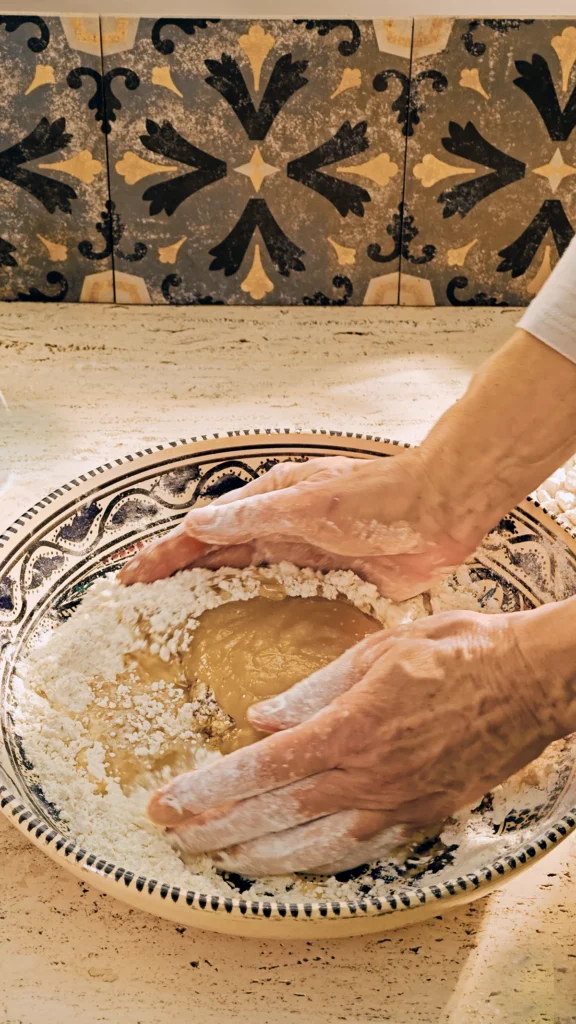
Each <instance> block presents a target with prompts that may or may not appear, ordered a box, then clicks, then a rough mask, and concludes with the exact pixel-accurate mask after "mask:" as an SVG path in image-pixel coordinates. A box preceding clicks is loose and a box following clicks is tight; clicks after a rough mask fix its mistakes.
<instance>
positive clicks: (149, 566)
mask: <svg viewBox="0 0 576 1024" xmlns="http://www.w3.org/2000/svg"><path fill="white" fill-rule="evenodd" d="M206 550H207V548H206V546H205V545H204V544H202V543H200V541H197V540H195V539H194V537H191V536H190V534H189V533H187V531H186V530H185V529H184V524H183V523H180V524H179V525H178V526H177V527H176V528H175V529H174V530H171V531H170V533H167V534H166V536H164V537H160V538H159V539H158V540H155V541H153V542H152V543H151V544H148V546H147V547H145V548H144V550H143V551H140V552H138V554H137V555H134V558H131V559H130V561H129V562H127V563H126V565H125V566H124V568H123V569H121V570H120V572H119V574H118V579H119V581H120V583H123V584H124V585H125V586H127V587H129V586H131V585H132V584H133V583H152V582H154V580H160V579H165V578H166V577H167V576H171V575H172V573H174V572H177V571H178V570H179V569H185V568H186V566H188V565H190V564H191V562H193V561H194V560H195V559H196V558H198V556H199V555H202V554H204V553H205V552H206Z"/></svg>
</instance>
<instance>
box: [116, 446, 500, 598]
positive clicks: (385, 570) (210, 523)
mask: <svg viewBox="0 0 576 1024" xmlns="http://www.w3.org/2000/svg"><path fill="white" fill-rule="evenodd" d="M453 518H454V510H453V509H451V508H449V509H448V510H447V509H446V504H445V503H444V506H443V507H440V504H439V498H438V489H437V487H435V486H434V485H433V484H432V482H431V480H430V479H429V478H428V476H427V472H426V468H425V463H424V460H423V458H422V456H421V454H420V452H419V451H418V450H417V449H414V450H412V451H410V452H405V453H404V454H402V455H401V456H397V457H394V458H386V459H381V458H380V459H353V458H344V457H327V458H320V459H312V460H310V461H309V462H304V463H293V462H284V463H281V464H279V465H278V466H276V467H275V468H274V469H272V470H271V471H270V472H269V473H267V474H266V475H265V476H262V477H259V478H258V479H257V480H255V481H253V482H251V483H249V484H247V485H246V486H245V487H244V488H242V490H241V491H240V492H238V491H234V492H232V493H231V494H228V495H226V496H225V497H223V498H219V499H217V500H216V501H214V502H213V503H212V504H211V505H209V506H206V507H204V508H201V509H194V510H193V511H192V512H190V513H189V514H188V515H187V516H186V518H185V519H184V521H183V522H182V523H181V524H180V525H179V526H178V527H177V528H176V529H175V530H173V531H172V532H171V533H169V534H168V535H167V536H165V537H163V538H161V539H160V540H158V541H156V542H154V543H153V544H151V545H150V546H149V547H147V548H146V549H144V551H142V552H141V553H139V554H138V555H136V556H135V557H134V558H133V559H132V560H131V561H130V562H129V563H128V564H127V565H126V566H125V567H124V569H123V570H122V572H121V573H120V581H121V582H122V583H126V584H131V583H136V582H145V583H148V582H151V581H152V580H156V579H160V578H162V577H166V576H169V575H171V574H172V573H173V572H175V571H176V570H178V569H184V568H186V567H189V566H191V565H201V566H204V567H208V568H217V567H219V566H221V565H227V566H238V567H243V566H246V565H250V564H261V563H263V562H268V563H277V562H281V561H290V562H294V563H295V564H297V565H299V566H300V567H306V566H311V567H313V568H315V569H352V570H354V571H355V572H356V573H357V574H358V575H359V576H361V577H363V578H364V579H367V580H369V581H370V582H371V583H374V584H375V585H376V586H377V587H378V589H379V590H380V592H381V593H383V594H385V595H386V596H388V597H392V598H395V599H396V600H402V599H404V598H408V597H413V596H414V595H415V594H418V593H421V592H422V591H423V590H425V589H426V588H427V587H428V586H429V585H430V584H431V583H432V582H433V581H434V580H435V579H436V578H437V576H438V575H439V574H440V572H441V571H442V570H443V569H446V568H447V567H450V566H453V565H457V564H459V563H460V562H461V561H462V560H463V559H464V558H465V557H466V555H468V554H469V553H470V551H472V550H473V549H474V547H475V546H476V544H477V543H478V542H479V541H480V539H481V537H482V535H483V533H484V529H485V527H484V524H482V526H481V527H480V529H477V530H475V531H470V533H469V536H466V537H461V538H459V539H458V540H455V539H453V537H452V535H451V525H453V524H451V522H450V521H449V520H451V519H453ZM487 525H493V524H487Z"/></svg>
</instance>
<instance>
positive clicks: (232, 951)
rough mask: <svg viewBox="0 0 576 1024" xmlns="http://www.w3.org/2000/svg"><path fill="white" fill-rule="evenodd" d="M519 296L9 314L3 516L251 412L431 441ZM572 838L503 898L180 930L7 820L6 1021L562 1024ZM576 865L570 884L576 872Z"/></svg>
mask: <svg viewBox="0 0 576 1024" xmlns="http://www.w3.org/2000/svg"><path fill="white" fill-rule="evenodd" d="M515 318H516V317H515V314H514V311H513V310H500V309H498V310H474V309H472V310H470V309H468V310H456V309H451V310H430V309H425V310H412V309H393V310H383V309H372V310H371V309H359V310H354V309H339V310H331V309H326V310H322V309H321V310H318V309H314V310H309V309H308V310H307V309H292V310H278V309H272V308H270V309H262V310H260V309H254V310H250V309H246V308H244V309H238V310H234V309H230V308H229V309H214V310H206V309H202V308H198V307H196V308H194V307H191V308H170V309H165V308H150V307H148V308H146V307H143V308H132V309H127V308H122V307H94V306H92V307H86V306H49V305H25V304H17V305H10V306H8V305H5V306H2V307H0V389H1V390H2V391H3V393H4V395H5V398H6V400H7V401H8V403H9V405H10V407H11V410H12V415H11V417H10V419H9V420H7V422H6V423H3V424H0V429H1V431H2V432H1V434H0V471H1V469H2V462H4V464H5V465H7V466H8V467H9V468H10V469H11V470H13V471H15V474H16V476H15V480H14V482H13V484H12V487H11V488H10V490H9V492H8V493H7V494H6V495H4V496H3V497H2V498H0V529H1V528H2V527H4V526H6V525H7V524H8V523H9V521H10V520H11V519H13V518H15V517H16V516H17V514H18V513H19V512H21V511H22V510H23V509H24V508H26V507H27V506H29V505H30V504H32V503H33V502H34V501H36V500H37V499H38V498H40V497H42V496H43V495H44V494H45V493H46V492H48V491H49V490H51V489H52V487H53V486H54V485H57V484H60V483H62V482H64V481H66V480H68V479H70V478H72V477H74V476H76V475H77V474H78V472H79V471H83V470H84V469H87V468H90V467H92V466H95V465H97V464H99V463H102V462H105V461H109V460H110V459H111V458H112V457H115V456H120V455H122V454H124V453H126V452H130V451H136V450H137V449H139V448H142V447H144V446H146V445H147V444H154V443H159V442H163V441H169V440H171V439H174V438H179V437H183V438H185V437H192V436H194V435H196V434H205V433H208V432H212V431H217V430H219V429H220V430H226V429H231V428H238V427H252V426H274V425H279V426H317V427H334V428H337V429H340V430H358V431H365V432H368V433H376V434H381V435H384V436H391V437H397V438H399V439H401V440H407V441H416V440H419V439H420V438H422V437H423V435H424V434H425V433H426V430H427V429H428V427H429V426H430V425H431V424H432V423H433V422H434V420H435V419H436V417H437V416H438V415H439V413H440V412H441V411H442V410H443V409H445V408H446V407H447V406H448V405H449V404H450V403H451V402H452V401H453V400H454V399H456V398H457V397H458V396H459V395H460V394H461V393H462V391H463V389H464V387H465V385H466V382H467V380H468V378H469V376H470V374H471V372H472V371H473V370H474V368H475V367H476V366H477V365H478V364H479V363H480V362H481V361H482V360H483V359H484V358H485V357H486V356H487V355H488V353H489V352H490V351H491V350H492V348H493V347H494V346H495V345H496V344H498V343H499V342H500V341H501V340H503V339H504V338H505V336H506V333H507V331H509V329H510V328H511V326H512V325H513V323H514V321H515ZM572 849H573V845H572V844H571V843H570V841H568V842H566V843H565V844H563V845H562V846H561V847H560V848H559V849H557V850H555V851H554V852H552V853H551V854H550V855H549V856H547V857H545V858H544V859H543V860H542V861H541V862H540V863H539V864H538V865H535V866H534V867H533V868H532V869H531V870H529V871H528V872H526V873H525V874H523V875H521V876H520V877H518V878H517V879H516V880H515V881H513V882H511V883H510V884H509V885H508V886H507V887H505V888H504V889H502V890H501V891H500V892H498V893H496V894H494V895H492V896H490V897H488V898H487V899H484V900H480V901H478V902H476V903H474V904H471V905H470V906H469V907H467V908H466V907H464V908H462V909H460V910H457V911H456V912H453V913H445V914H444V915H443V918H440V919H435V920H433V921H431V922H429V923H427V924H424V925H419V926H414V927H412V928H410V929H404V930H401V931H396V932H390V933H388V934H386V933H384V934H383V935H382V936H380V937H376V938H371V939H347V940H341V941H331V942H321V941H319V942H317V943H315V944H306V943H305V942H300V943H295V942H289V943H269V944H265V943H261V942H258V941H256V940H246V939H233V938H227V937H218V936H212V935H209V934H207V933H201V932H194V931H191V930H189V929H188V930H185V929H181V928H177V927H175V926H174V925H172V924H169V923H167V922H163V921H159V920H156V919H154V918H152V917H149V916H148V915H146V914H143V913H139V912H137V911H134V910H129V909H128V908H127V907H125V906H123V904H121V903H117V902H115V901H114V900H113V899H112V898H111V897H107V896H103V895H100V894H98V893H97V892H96V891H95V890H93V889H89V888H87V887H86V886H84V885H83V883H81V882H78V881H76V880H75V879H73V878H72V877H71V876H69V875H67V874H66V873H65V872H64V871H62V870H60V869H59V868H57V867H56V866H55V865H54V864H52V862H51V861H50V860H48V858H46V857H45V856H44V855H43V854H42V853H41V852H39V851H37V850H35V849H33V848H32V847H31V846H29V845H28V844H27V843H26V841H25V839H24V838H22V837H21V836H20V835H19V834H17V833H16V831H15V830H14V829H12V828H11V826H10V825H9V824H8V823H7V822H6V821H5V820H4V819H3V818H2V819H0V922H1V923H0V1024H37V1022H39V1021H42V1024H69V1022H70V1024H71V1022H78V1024H100V1022H105V1024H185V1022H186V1024H196V1022H198V1024H221V1022H222V1024H223V1022H225V1021H228V1020H235V1021H238V1022H239V1024H244V1022H246V1024H248V1022H250V1024H251V1022H257V1024H288V1022H289V1021H292V1020H294V1019H295V1018H299V1019H300V1020H301V1021H303V1022H304V1024H333V1022H337V1021H348V1022H349V1024H364V1022H369V1021H392V1022H394V1024H417V1022H418V1024H468V1022H480V1024H488V1022H490V1024H493V1022H494V1021H501V1022H502V1024H574V1022H575V1021H576V900H575V898H574V897H575V887H576V868H574V865H572V863H571V862H572V857H571V850H572ZM571 869H573V870H574V881H573V880H572V878H571Z"/></svg>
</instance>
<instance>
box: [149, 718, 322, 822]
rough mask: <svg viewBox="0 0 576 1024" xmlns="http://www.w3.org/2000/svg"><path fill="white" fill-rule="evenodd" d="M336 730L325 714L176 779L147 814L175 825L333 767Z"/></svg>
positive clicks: (154, 797) (163, 790)
mask: <svg viewBox="0 0 576 1024" xmlns="http://www.w3.org/2000/svg"><path fill="white" fill-rule="evenodd" d="M337 728H338V723H337V722H336V721H335V720H334V716H333V715H332V714H331V713H330V712H329V711H326V712H324V713H323V714H322V715H317V716H316V718H315V719H314V721H313V722H306V723H305V724H304V725H301V726H299V727H298V728H297V729H289V730H287V731H286V732H279V733H275V735H274V736H268V737H266V739H263V740H259V742H258V743H253V744H252V746H249V747H242V748H241V749H240V750H236V751H234V753H233V754H228V756H227V757H223V758H222V759H221V760H219V761H216V762H215V763H214V764H212V765H210V766H208V767H206V768H200V769H198V770H197V771H194V772H187V773H186V774H184V775H178V776H177V777H176V778H175V779H173V780H172V781H171V782H169V783H168V784H167V785H166V786H163V787H162V789H160V790H158V792H156V793H155V794H154V796H153V797H152V799H151V801H150V803H149V804H148V816H149V817H150V819H151V820H152V821H153V822H155V824H157V825H167V826H170V827H175V826H177V825H180V824H182V823H183V822H184V821H185V820H186V818H187V817H189V816H190V814H199V813H200V812H202V811H206V810H209V809H210V808H213V807H219V806H221V805H222V804H227V803H229V802H230V801H236V800H245V799H247V798H248V797H252V796H258V795H259V794H260V793H267V792H268V791H269V790H272V789H278V788H279V787H280V786H286V785H288V783H290V782H297V781H299V780H300V779H305V778H307V777H308V776H309V775H317V774H318V773H319V772H323V771H327V770H329V769H330V768H334V767H335V764H336V760H335V759H336V758H337V757H338V752H337V746H338V744H337V743H336V742H328V741H329V739H331V740H334V737H335V730H336V729H337Z"/></svg>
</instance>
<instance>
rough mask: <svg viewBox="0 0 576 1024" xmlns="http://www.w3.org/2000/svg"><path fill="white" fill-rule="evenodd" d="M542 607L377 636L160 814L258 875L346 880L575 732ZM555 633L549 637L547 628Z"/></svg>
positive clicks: (218, 856)
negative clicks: (556, 683) (550, 657)
mask: <svg viewBox="0 0 576 1024" xmlns="http://www.w3.org/2000/svg"><path fill="white" fill-rule="evenodd" d="M539 614H540V612H539V611H536V612H518V613H514V614H508V615H504V614H501V615H485V614H479V613H472V612H453V613H452V612H451V613H443V614H441V615H436V616H432V617H430V618H427V619H421V620H419V621H417V622H415V623H411V624H410V625H408V626H403V627H401V628H400V629H398V630H395V631H394V632H381V633H374V634H372V635H371V636H370V637H368V638H367V639H366V640H363V641H362V642H361V643H360V644H358V645H357V646H356V647H353V648H351V650H350V651H347V652H346V653H345V654H344V655H342V657H341V658H339V659H338V660H337V661H336V662H333V663H332V664H331V665H328V666H327V667H326V668H324V669H322V670H321V671H320V672H317V673H315V674H314V675H313V676H311V677H309V678H308V679H307V680H304V681H303V682H301V683H298V684H297V685H296V686H294V687H293V688H292V689H291V690H289V691H288V692H287V693H285V694H283V695H281V696H279V697H275V698H273V699H272V700H269V701H266V702H263V703H261V704H257V705H254V706H253V708H252V709H251V713H250V717H251V721H252V723H253V724H254V725H255V726H256V727H257V728H258V729H260V730H263V731H266V732H274V733H275V735H272V736H268V737H266V738H265V739H263V740H260V741H259V742H258V743H255V744H254V745H253V746H249V747H244V748H243V749H241V750H238V751H236V752H235V753H233V754H230V755H228V756H227V757H224V758H223V759H222V760H220V761H218V762H216V763H215V764H213V765H211V766H209V767H207V768H203V769H200V770H198V771H195V772H190V773H188V774H186V775H181V776H179V777H177V778H175V779H174V780H173V781H172V782H170V783H169V784H168V785H167V786H165V787H164V788H163V789H161V790H159V791H158V792H157V793H156V794H155V795H154V796H153V798H152V800H151V802H150V805H149V811H148V813H149V816H150V818H151V819H152V821H154V822H156V823H157V824H159V825H164V826H168V827H169V828H170V829H171V830H173V831H174V833H175V836H176V838H177V842H178V843H179V845H180V846H181V848H182V849H183V850H185V851H186V852H189V853H201V852H211V855H212V858H213V860H214V861H215V862H216V863H217V864H218V865H219V866H221V867H222V868H225V869H227V870H233V871H237V872H241V873H243V874H246V875H248V876H252V877H254V876H258V875H273V874H284V873H287V872H292V871H304V872H319V873H335V872H338V871H343V870H345V869H347V868H351V867H356V866H357V865H359V864H361V863H365V862H366V861H371V860H375V859H377V858H378V857H379V856H382V855H384V854H385V853H386V852H387V851H389V850H390V849H391V848H393V847H394V846H397V845H399V841H401V839H402V837H403V835H404V832H403V830H402V829H398V828H396V826H407V827H408V828H409V829H412V830H414V829H416V828H418V827H420V826H425V825H431V824H437V823H438V822H440V821H441V820H442V819H443V818H445V817H447V816H448V815H450V814H452V813H454V812H455V811H457V810H459V809H460V808H462V807H465V806H466V805H469V806H471V805H472V803H473V802H475V801H477V800H478V799H479V798H481V796H482V795H483V794H484V793H485V792H486V791H487V790H489V789H491V788H492V787H493V786H494V785H496V784H497V783H499V782H502V781H503V780H504V779H505V778H506V777H508V776H509V775H511V774H513V773H514V772H515V771H517V770H518V769H520V768H521V767H523V766H524V765H525V764H527V763H528V762H529V761H531V760H533V759H534V758H535V757H537V756H538V755H539V754H540V753H541V752H542V750H543V749H544V748H545V747H546V746H547V745H548V743H550V742H551V741H552V740H553V739H555V738H557V737H558V736H560V735H562V724H561V722H559V721H558V720H557V717H556V714H555V709H556V708H557V705H556V703H555V701H554V700H553V701H552V705H550V695H549V694H548V695H547V694H546V692H545V689H544V688H543V686H542V683H541V670H542V665H543V663H544V656H543V652H542V650H541V647H542V635H541V630H540V629H538V622H539V621H540V619H538V615H539ZM545 633H546V628H544V634H545Z"/></svg>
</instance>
